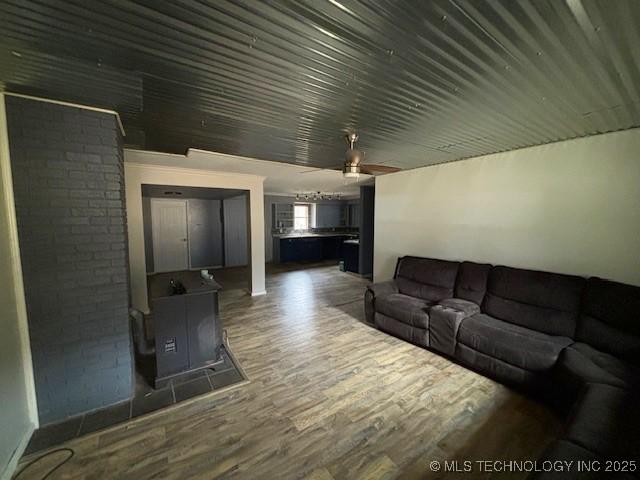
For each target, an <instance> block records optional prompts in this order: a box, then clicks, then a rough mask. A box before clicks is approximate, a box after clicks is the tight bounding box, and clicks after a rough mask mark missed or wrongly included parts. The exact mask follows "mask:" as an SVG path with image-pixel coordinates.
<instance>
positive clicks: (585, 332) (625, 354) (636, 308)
mask: <svg viewBox="0 0 640 480" xmlns="http://www.w3.org/2000/svg"><path fill="white" fill-rule="evenodd" d="M576 340H577V341H580V342H584V343H588V344H589V345H591V346H593V347H594V348H597V349H598V350H602V351H603V352H607V353H610V354H612V355H615V356H617V357H620V358H623V359H625V360H626V361H628V362H633V363H636V364H640V287H634V286H631V285H625V284H623V283H617V282H610V281H607V280H602V279H600V278H590V279H589V280H588V281H587V285H586V289H585V292H584V297H583V301H582V308H581V311H580V318H579V319H578V328H577V331H576Z"/></svg>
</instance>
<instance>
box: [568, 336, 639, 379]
mask: <svg viewBox="0 0 640 480" xmlns="http://www.w3.org/2000/svg"><path fill="white" fill-rule="evenodd" d="M558 370H559V371H560V372H561V375H562V377H561V378H562V379H563V381H567V380H568V381H569V382H571V383H572V384H573V385H575V386H576V387H581V386H582V385H583V384H585V383H605V384H607V385H614V386H619V387H631V386H634V385H637V384H638V383H639V382H640V369H638V367H637V366H635V365H633V364H630V363H627V362H625V361H623V360H620V359H619V358H616V357H614V356H613V355H609V354H608V353H605V352H601V351H599V350H596V349H595V348H593V347H591V346H589V345H587V344H586V343H579V342H578V343H574V344H573V345H571V346H569V347H568V348H565V349H564V350H563V351H562V353H561V354H560V358H559V359H558Z"/></svg>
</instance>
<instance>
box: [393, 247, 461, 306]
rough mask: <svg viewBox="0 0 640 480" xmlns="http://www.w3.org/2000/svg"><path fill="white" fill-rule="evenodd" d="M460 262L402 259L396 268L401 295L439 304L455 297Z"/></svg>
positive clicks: (418, 258) (416, 258)
mask: <svg viewBox="0 0 640 480" xmlns="http://www.w3.org/2000/svg"><path fill="white" fill-rule="evenodd" d="M458 266H459V263H458V262H450V261H447V260H436V259H432V258H420V257H402V258H400V259H399V260H398V265H397V267H396V278H395V280H396V284H397V285H398V290H399V291H400V293H403V294H405V295H409V296H411V297H417V298H422V299H423V300H429V301H431V302H437V301H438V300H442V299H443V298H451V297H453V289H454V286H455V283H456V275H457V273H458Z"/></svg>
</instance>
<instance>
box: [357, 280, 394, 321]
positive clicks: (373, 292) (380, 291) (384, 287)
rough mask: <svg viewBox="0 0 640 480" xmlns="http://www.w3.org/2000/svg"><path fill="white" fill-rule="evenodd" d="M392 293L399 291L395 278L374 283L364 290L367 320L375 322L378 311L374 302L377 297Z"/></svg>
mask: <svg viewBox="0 0 640 480" xmlns="http://www.w3.org/2000/svg"><path fill="white" fill-rule="evenodd" d="M392 293H398V286H397V285H396V282H395V281H393V280H389V281H388V282H379V283H372V284H370V285H368V286H367V290H366V291H365V292H364V316H365V319H366V320H367V322H369V323H374V322H375V314H376V311H375V306H374V302H375V299H376V297H383V296H385V295H391V294H392Z"/></svg>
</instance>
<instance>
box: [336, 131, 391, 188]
mask: <svg viewBox="0 0 640 480" xmlns="http://www.w3.org/2000/svg"><path fill="white" fill-rule="evenodd" d="M358 138H359V137H358V134H357V133H356V132H349V133H347V135H345V139H346V141H347V144H348V145H349V148H348V149H347V153H346V154H345V158H344V164H343V165H342V175H343V176H344V177H345V178H358V177H359V176H360V174H361V173H365V174H368V175H380V174H384V173H393V172H397V171H399V170H401V169H400V168H398V167H391V166H387V165H374V164H367V165H365V164H364V163H363V162H364V152H363V151H361V150H358V149H357V148H355V144H356V142H357V141H358Z"/></svg>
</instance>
